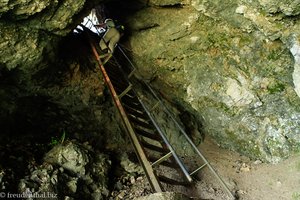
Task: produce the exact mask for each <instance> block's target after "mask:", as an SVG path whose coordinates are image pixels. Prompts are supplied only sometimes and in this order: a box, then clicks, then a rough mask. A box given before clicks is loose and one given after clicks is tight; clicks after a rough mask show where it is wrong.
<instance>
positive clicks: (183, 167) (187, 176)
mask: <svg viewBox="0 0 300 200" xmlns="http://www.w3.org/2000/svg"><path fill="white" fill-rule="evenodd" d="M138 100H139V102H140V103H141V105H142V106H143V108H144V110H145V112H146V113H147V115H148V116H149V118H150V120H151V122H152V123H153V125H154V126H155V129H156V130H157V131H158V133H159V134H160V136H161V138H162V139H163V141H164V143H165V144H166V146H167V147H168V149H169V150H170V152H171V153H172V155H173V157H174V159H175V161H176V163H177V164H178V165H179V167H180V169H181V171H182V172H183V174H184V176H185V177H186V179H187V180H188V181H189V182H192V181H193V179H192V177H191V176H190V174H189V172H188V170H187V169H186V167H185V166H184V164H183V162H182V161H181V159H180V158H179V157H178V155H177V154H176V152H175V150H174V148H173V147H172V145H171V144H170V142H169V141H168V139H167V137H166V135H165V133H164V132H163V131H162V130H161V128H160V127H159V125H158V123H157V122H156V121H155V119H154V117H153V116H152V114H151V113H150V112H149V110H148V108H147V107H146V106H145V104H144V103H143V101H142V100H141V99H140V98H138Z"/></svg>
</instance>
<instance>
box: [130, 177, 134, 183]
mask: <svg viewBox="0 0 300 200" xmlns="http://www.w3.org/2000/svg"><path fill="white" fill-rule="evenodd" d="M130 183H131V184H135V178H134V176H131V177H130Z"/></svg>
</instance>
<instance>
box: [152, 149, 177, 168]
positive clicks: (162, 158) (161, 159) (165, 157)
mask: <svg viewBox="0 0 300 200" xmlns="http://www.w3.org/2000/svg"><path fill="white" fill-rule="evenodd" d="M170 156H172V152H171V151H170V152H169V153H167V154H166V155H164V156H163V157H161V158H159V159H157V160H156V161H154V162H153V163H152V166H154V165H158V164H160V163H162V162H163V161H165V160H167V159H168V158H170Z"/></svg>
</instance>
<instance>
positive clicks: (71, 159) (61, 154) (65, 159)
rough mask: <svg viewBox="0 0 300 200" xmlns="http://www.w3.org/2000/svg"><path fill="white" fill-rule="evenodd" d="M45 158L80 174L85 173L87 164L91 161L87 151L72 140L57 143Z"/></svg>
mask: <svg viewBox="0 0 300 200" xmlns="http://www.w3.org/2000/svg"><path fill="white" fill-rule="evenodd" d="M44 160H45V161H46V162H48V163H51V164H53V165H59V166H61V167H63V168H65V169H67V170H69V171H71V172H72V173H75V174H79V175H83V174H85V166H86V164H87V163H88V162H89V158H88V155H87V152H86V151H85V150H84V149H82V148H80V147H79V146H78V145H76V144H74V143H71V142H69V143H67V144H60V145H56V146H55V147H54V148H53V149H52V150H51V151H49V152H48V153H47V155H46V156H45V158H44Z"/></svg>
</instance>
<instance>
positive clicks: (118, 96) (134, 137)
mask: <svg viewBox="0 0 300 200" xmlns="http://www.w3.org/2000/svg"><path fill="white" fill-rule="evenodd" d="M90 45H91V47H92V51H93V53H94V56H95V58H96V60H97V61H98V64H99V67H100V69H101V72H102V74H103V77H104V80H105V82H106V84H107V86H108V88H109V90H110V93H111V96H112V98H113V101H114V103H115V105H116V107H117V109H118V111H119V113H120V115H121V118H122V120H123V123H124V126H125V129H126V131H127V133H128V135H129V138H130V140H131V142H132V144H133V147H134V149H135V152H136V155H137V157H138V159H139V161H140V163H141V165H142V167H143V169H144V171H145V174H146V176H147V178H148V180H149V183H150V185H151V187H152V189H153V191H154V192H162V191H164V188H163V186H162V183H167V184H175V185H189V184H191V183H192V182H193V178H192V175H194V174H196V173H197V172H199V171H200V170H201V169H203V168H204V167H205V166H207V167H208V168H209V169H210V171H211V172H212V173H213V174H214V176H215V177H216V178H217V179H218V180H219V181H220V183H221V185H222V186H223V187H224V189H225V190H226V192H227V193H228V195H229V196H230V198H232V199H235V197H234V196H233V195H232V193H231V192H230V190H229V189H228V187H227V186H226V184H225V183H224V181H223V180H222V179H221V178H220V177H219V175H218V174H217V173H216V171H215V170H214V169H213V168H212V166H211V165H210V164H209V162H208V161H207V159H206V158H205V157H204V156H203V155H202V153H201V152H200V151H199V149H198V148H197V147H196V145H195V144H194V143H193V141H192V140H191V139H190V138H189V137H188V135H187V134H186V132H185V131H184V129H183V128H182V127H181V126H180V124H179V123H178V122H177V121H176V118H175V117H174V116H173V114H172V113H171V112H170V110H169V109H168V108H167V107H166V106H165V105H164V104H163V101H162V100H161V97H160V96H159V95H158V94H157V93H156V92H155V90H154V89H153V88H152V87H151V86H150V85H149V84H147V83H146V82H143V84H144V85H145V86H146V87H147V88H148V90H149V91H150V93H151V94H152V95H153V96H154V97H155V99H156V100H157V104H156V105H155V106H154V107H152V108H148V107H147V106H146V104H145V102H144V100H143V98H144V96H143V95H139V94H138V92H136V90H135V88H134V85H133V84H132V82H131V81H130V80H129V79H130V78H131V77H133V74H134V72H135V67H134V66H133V64H132V62H131V61H130V59H129V58H128V57H127V55H126V54H125V52H124V51H123V49H122V48H121V47H120V46H117V48H118V50H119V51H120V52H121V54H122V55H123V56H124V57H125V59H126V60H127V61H128V62H129V65H130V66H131V67H130V68H131V69H129V70H127V71H126V72H125V70H124V69H125V67H123V66H121V65H120V64H119V62H118V60H117V59H116V58H115V57H114V56H113V59H114V62H112V63H113V64H110V65H106V66H104V65H103V64H102V60H101V59H100V56H99V54H98V52H97V50H96V47H95V44H94V43H93V42H92V41H91V40H90ZM157 106H160V107H161V108H163V109H164V110H165V111H166V113H168V115H169V117H170V118H171V119H172V120H173V121H174V123H175V124H176V126H177V128H178V129H179V130H180V132H181V133H182V134H183V136H184V138H185V139H186V140H187V142H188V143H189V144H190V145H191V146H192V148H193V149H194V151H195V152H196V153H197V154H198V156H199V157H200V159H202V161H204V164H202V165H201V166H198V167H197V168H196V169H193V170H189V169H188V167H187V166H186V165H185V164H184V162H183V161H182V159H181V158H180V156H178V154H177V152H176V151H175V149H174V148H173V146H172V145H171V144H170V142H169V140H168V138H167V136H166V133H165V132H164V131H163V130H162V129H161V127H160V126H159V124H158V123H157V121H156V119H155V117H154V115H153V114H152V113H153V111H154V110H155V109H156V108H157ZM161 167H167V168H168V169H170V170H173V171H175V173H177V172H179V174H180V179H178V178H176V179H174V177H167V176H165V175H163V174H159V169H160V168H161ZM177 174H178V173H177Z"/></svg>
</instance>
